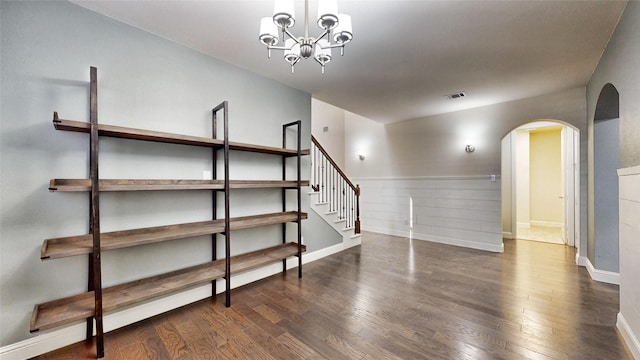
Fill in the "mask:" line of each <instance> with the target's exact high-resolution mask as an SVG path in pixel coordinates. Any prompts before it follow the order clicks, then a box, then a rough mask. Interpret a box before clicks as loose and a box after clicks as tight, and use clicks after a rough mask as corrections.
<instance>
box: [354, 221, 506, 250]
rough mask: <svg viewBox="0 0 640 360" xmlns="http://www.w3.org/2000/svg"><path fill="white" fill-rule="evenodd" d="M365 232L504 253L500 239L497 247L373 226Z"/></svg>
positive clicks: (495, 245)
mask: <svg viewBox="0 0 640 360" xmlns="http://www.w3.org/2000/svg"><path fill="white" fill-rule="evenodd" d="M363 230H366V231H371V232H376V233H379V234H385V235H394V236H402V237H407V238H412V239H416V240H424V241H430V242H435V243H439V244H446V245H454V246H460V247H465V248H470V249H477V250H484V251H490V252H497V253H501V252H504V243H503V242H502V239H500V245H497V244H487V243H481V242H477V241H469V240H462V239H453V238H447V237H443V236H434V235H427V234H420V233H415V232H409V231H399V230H390V229H383V228H376V227H371V226H368V227H366V229H365V228H363Z"/></svg>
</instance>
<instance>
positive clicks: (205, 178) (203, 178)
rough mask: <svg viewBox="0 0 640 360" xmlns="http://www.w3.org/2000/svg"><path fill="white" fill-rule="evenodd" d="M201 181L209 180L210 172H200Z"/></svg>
mask: <svg viewBox="0 0 640 360" xmlns="http://www.w3.org/2000/svg"><path fill="white" fill-rule="evenodd" d="M202 180H211V171H209V170H204V171H203V172H202Z"/></svg>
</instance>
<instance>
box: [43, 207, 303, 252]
mask: <svg viewBox="0 0 640 360" xmlns="http://www.w3.org/2000/svg"><path fill="white" fill-rule="evenodd" d="M301 217H302V219H306V218H307V214H306V213H301ZM297 219H298V215H297V212H296V211H287V212H280V213H271V214H261V215H253V216H243V217H237V218H231V219H230V225H231V230H242V229H248V228H253V227H258V226H265V225H272V224H281V223H286V222H293V221H297ZM223 232H224V219H218V220H209V221H201V222H194V223H186V224H175V225H166V226H157V227H150V228H143V229H132V230H122V231H113V232H106V233H102V234H100V242H101V248H100V249H101V250H113V249H120V248H127V247H133V246H140V245H145V244H152V243H157V242H162V241H169V240H177V239H183V238H188V237H193V236H200V235H209V234H217V233H223ZM92 249H93V239H92V235H91V234H87V235H78V236H69V237H62V238H55V239H47V240H45V241H44V242H43V243H42V248H41V250H40V258H41V259H42V260H48V259H58V258H63V257H69V256H77V255H83V254H89V253H91V252H92Z"/></svg>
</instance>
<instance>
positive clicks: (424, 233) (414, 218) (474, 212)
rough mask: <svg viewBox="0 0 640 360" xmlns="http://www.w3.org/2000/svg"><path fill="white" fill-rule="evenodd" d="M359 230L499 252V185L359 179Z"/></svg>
mask: <svg viewBox="0 0 640 360" xmlns="http://www.w3.org/2000/svg"><path fill="white" fill-rule="evenodd" d="M355 182H356V183H358V184H359V185H360V188H361V195H360V218H361V221H362V228H363V229H364V230H368V231H374V232H379V233H383V234H392V235H400V236H406V237H412V238H415V239H420V240H428V241H434V242H440V243H445V244H451V245H458V246H465V247H471V248H476V249H482V250H488V251H494V252H501V251H502V249H503V245H502V219H501V203H500V179H499V177H498V178H497V179H496V181H491V177H490V176H469V177H463V176H456V177H415V178H357V179H355Z"/></svg>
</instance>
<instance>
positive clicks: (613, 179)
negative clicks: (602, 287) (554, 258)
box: [587, 84, 620, 273]
mask: <svg viewBox="0 0 640 360" xmlns="http://www.w3.org/2000/svg"><path fill="white" fill-rule="evenodd" d="M619 99H620V95H619V94H618V90H617V89H616V88H615V86H613V85H612V84H606V85H605V86H604V87H603V88H602V90H601V91H600V96H599V97H598V102H597V104H596V109H595V116H594V119H593V222H592V224H593V236H592V237H590V238H589V244H588V247H587V256H588V258H589V261H591V263H592V265H593V266H594V268H595V269H598V270H604V271H610V272H613V273H617V272H618V271H619V266H620V263H619V257H620V255H619V227H618V221H619V214H618V213H619V208H618V175H617V170H618V167H619V166H620V115H619V109H620V106H619Z"/></svg>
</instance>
